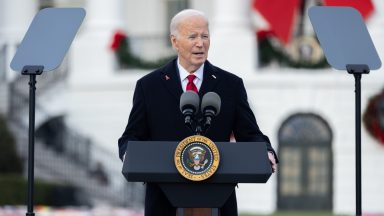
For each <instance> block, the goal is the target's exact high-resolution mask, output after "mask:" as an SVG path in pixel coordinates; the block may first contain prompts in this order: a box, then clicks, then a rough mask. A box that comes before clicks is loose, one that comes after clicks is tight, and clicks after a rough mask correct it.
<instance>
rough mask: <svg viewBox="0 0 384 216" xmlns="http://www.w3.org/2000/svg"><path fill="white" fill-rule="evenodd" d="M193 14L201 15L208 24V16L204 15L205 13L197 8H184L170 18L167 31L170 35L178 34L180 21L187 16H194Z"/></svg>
mask: <svg viewBox="0 0 384 216" xmlns="http://www.w3.org/2000/svg"><path fill="white" fill-rule="evenodd" d="M194 16H199V17H203V18H204V19H205V20H206V21H207V25H208V18H207V16H205V14H204V13H203V12H201V11H199V10H195V9H185V10H182V11H180V12H179V13H177V14H176V15H175V16H174V17H173V18H172V20H171V24H170V25H169V31H170V33H171V35H174V36H177V35H178V33H179V32H178V30H179V25H180V23H181V22H182V21H183V20H184V19H186V18H189V17H194Z"/></svg>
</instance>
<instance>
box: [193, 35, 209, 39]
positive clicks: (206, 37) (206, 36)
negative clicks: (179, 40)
mask: <svg viewBox="0 0 384 216" xmlns="http://www.w3.org/2000/svg"><path fill="white" fill-rule="evenodd" d="M196 38H198V36H197V35H190V36H188V39H196ZM201 38H202V39H208V38H209V35H202V36H201Z"/></svg>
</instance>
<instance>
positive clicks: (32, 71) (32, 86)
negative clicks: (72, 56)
mask: <svg viewBox="0 0 384 216" xmlns="http://www.w3.org/2000/svg"><path fill="white" fill-rule="evenodd" d="M43 69H44V67H43V66H25V67H24V68H23V70H22V72H21V74H23V75H29V83H28V84H29V132H28V194H27V213H26V216H35V213H33V205H34V201H33V193H34V177H35V174H34V168H35V93H36V75H40V74H41V73H43Z"/></svg>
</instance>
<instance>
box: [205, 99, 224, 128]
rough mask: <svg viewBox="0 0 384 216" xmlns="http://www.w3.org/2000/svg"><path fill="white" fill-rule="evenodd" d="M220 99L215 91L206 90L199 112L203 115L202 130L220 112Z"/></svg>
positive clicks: (209, 124) (207, 126)
mask: <svg viewBox="0 0 384 216" xmlns="http://www.w3.org/2000/svg"><path fill="white" fill-rule="evenodd" d="M220 107H221V99H220V96H219V95H218V94H216V93H215V92H208V93H207V94H205V95H204V96H203V99H202V101H201V112H202V113H203V115H204V118H205V123H204V131H206V130H207V129H208V128H209V126H211V122H212V119H213V118H214V117H215V116H217V115H218V114H219V113H220Z"/></svg>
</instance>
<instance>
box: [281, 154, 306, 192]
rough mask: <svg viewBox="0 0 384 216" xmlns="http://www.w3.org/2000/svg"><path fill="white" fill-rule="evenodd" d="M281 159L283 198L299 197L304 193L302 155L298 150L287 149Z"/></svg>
mask: <svg viewBox="0 0 384 216" xmlns="http://www.w3.org/2000/svg"><path fill="white" fill-rule="evenodd" d="M280 157H281V166H280V172H281V194H282V195H283V196H295V195H296V196H297V195H300V194H301V193H302V187H301V185H302V182H301V178H300V174H301V160H302V158H301V154H300V150H299V149H297V148H292V147H287V148H284V150H283V151H282V154H281V155H280Z"/></svg>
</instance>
